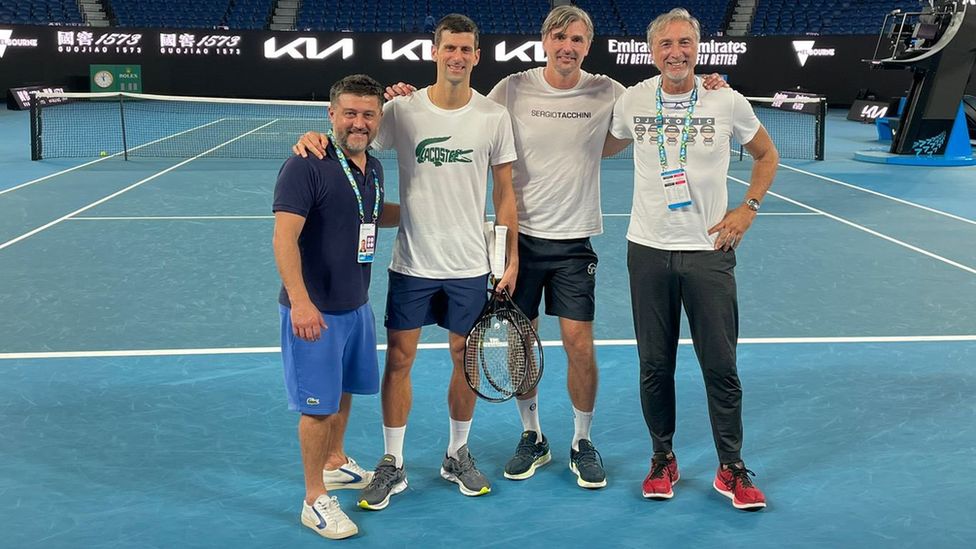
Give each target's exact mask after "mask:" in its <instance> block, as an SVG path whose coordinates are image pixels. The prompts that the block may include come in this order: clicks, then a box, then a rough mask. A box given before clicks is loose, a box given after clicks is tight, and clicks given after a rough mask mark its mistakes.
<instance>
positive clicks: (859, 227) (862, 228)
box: [728, 175, 976, 274]
mask: <svg viewBox="0 0 976 549" xmlns="http://www.w3.org/2000/svg"><path fill="white" fill-rule="evenodd" d="M728 178H729V179H731V180H732V181H735V182H737V183H742V184H743V185H745V186H747V187H748V186H749V182H748V181H743V180H742V179H739V178H737V177H732V176H731V175H730V176H728ZM768 194H771V195H773V196H775V197H776V198H779V199H782V200H785V201H787V202H789V203H791V204H795V205H797V206H800V207H802V208H806V209H808V210H810V211H813V212H817V213H819V214H821V215H824V216H826V217H829V218H830V219H833V220H834V221H838V222H840V223H843V224H845V225H847V226H849V227H853V228H855V229H857V230H859V231H864V232H866V233H868V234H870V235H873V236H876V237H878V238H881V239H883V240H887V241H888V242H891V243H892V244H897V245H898V246H901V247H903V248H907V249H909V250H912V251H913V252H918V253H920V254H922V255H924V256H928V257H931V258H932V259H935V260H937V261H941V262H942V263H945V264H946V265H951V266H953V267H956V268H958V269H962V270H964V271H966V272H969V273H972V274H976V269H974V268H973V267H969V266H967V265H963V264H962V263H958V262H956V261H953V260H951V259H949V258H946V257H942V256H941V255H938V254H935V253H932V252H930V251H928V250H924V249H922V248H919V247H918V246H913V245H911V244H909V243H907V242H903V241H901V240H898V239H897V238H893V237H890V236H888V235H886V234H882V233H879V232H878V231H875V230H873V229H869V228H867V227H865V226H863V225H858V224H857V223H854V222H853V221H849V220H847V219H844V218H843V217H839V216H836V215H834V214H831V213H827V212H825V211H823V210H820V209H817V208H814V207H813V206H808V205H807V204H804V203H803V202H800V201H799V200H794V199H792V198H787V197H785V196H783V195H781V194H778V193H775V192H772V191H769V192H768Z"/></svg>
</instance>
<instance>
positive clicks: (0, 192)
mask: <svg viewBox="0 0 976 549" xmlns="http://www.w3.org/2000/svg"><path fill="white" fill-rule="evenodd" d="M224 120H226V119H225V118H220V119H218V120H214V121H213V122H207V123H206V124H201V125H199V126H196V127H193V128H190V129H188V130H183V131H181V132H179V133H174V134H173V135H167V136H166V137H161V138H159V139H156V140H155V141H150V142H149V143H143V144H142V145H139V146H136V147H132V148H131V149H129V152H132V151H137V150H139V149H141V148H143V147H148V146H149V145H155V144H156V143H159V142H161V141H166V140H167V139H172V138H174V137H178V136H181V135H183V134H184V133H189V132H192V131H196V130H199V129H201V128H206V127H207V126H210V125H213V124H216V123H218V122H223V121H224ZM124 152H125V151H119V152H117V153H115V154H110V155H108V156H105V157H102V158H98V159H96V160H92V161H91V162H85V163H84V164H79V165H77V166H74V167H72V168H68V169H66V170H61V171H60V172H54V173H52V174H48V175H45V176H44V177H39V178H37V179H34V180H31V181H28V182H26V183H21V184H20V185H17V186H15V187H10V188H9V189H3V190H2V191H0V194H4V193H9V192H12V191H16V190H17V189H20V188H22V187H26V186H28V185H33V184H34V183H40V182H41V181H44V180H45V179H51V178H52V177H57V176H59V175H61V174H66V173H68V172H71V171H74V170H77V169H78V168H84V167H85V166H91V165H92V164H94V163H96V162H101V161H103V160H108V159H109V158H115V157H116V156H122V154H124Z"/></svg>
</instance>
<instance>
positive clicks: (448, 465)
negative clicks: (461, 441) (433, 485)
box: [441, 444, 491, 496]
mask: <svg viewBox="0 0 976 549" xmlns="http://www.w3.org/2000/svg"><path fill="white" fill-rule="evenodd" d="M441 476H442V477H444V478H445V479H447V480H449V481H451V482H453V483H455V484H457V485H458V487H459V488H460V490H461V493H462V494H464V495H466V496H483V495H485V494H487V493H488V492H491V483H490V482H488V478H487V477H485V475H483V474H481V471H479V470H478V468H477V467H475V466H474V458H473V457H471V452H470V451H469V450H468V445H467V444H465V445H464V446H462V447H461V448H460V449H459V450H458V457H457V459H454V458H452V457H451V456H444V463H442V464H441Z"/></svg>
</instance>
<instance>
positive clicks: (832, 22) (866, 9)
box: [752, 0, 920, 35]
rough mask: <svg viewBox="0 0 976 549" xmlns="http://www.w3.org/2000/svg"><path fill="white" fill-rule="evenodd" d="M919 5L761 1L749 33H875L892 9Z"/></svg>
mask: <svg viewBox="0 0 976 549" xmlns="http://www.w3.org/2000/svg"><path fill="white" fill-rule="evenodd" d="M919 7H920V4H919V2H918V1H917V0H856V1H855V0H760V1H759V3H758V5H757V6H756V12H755V14H754V16H753V20H752V34H753V35H766V34H794V35H795V34H877V33H878V31H880V30H881V23H882V21H884V16H885V14H887V13H889V12H890V11H891V10H893V9H895V8H901V9H904V10H908V11H917V10H918V9H919Z"/></svg>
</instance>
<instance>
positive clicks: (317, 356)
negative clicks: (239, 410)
mask: <svg viewBox="0 0 976 549" xmlns="http://www.w3.org/2000/svg"><path fill="white" fill-rule="evenodd" d="M330 101H331V104H330V107H329V119H330V121H331V122H332V127H333V130H332V132H333V133H332V134H330V137H331V138H332V139H331V142H332V143H333V145H330V146H329V147H328V150H327V151H326V156H325V158H323V159H317V158H301V157H297V156H296V157H292V158H289V159H288V160H287V161H286V162H285V164H284V166H282V168H281V172H280V173H279V174H278V183H277V185H276V186H275V193H274V205H273V209H274V213H275V229H274V254H275V261H276V262H277V265H278V272H279V273H280V274H281V280H282V283H283V285H282V288H281V293H280V295H279V298H278V301H279V303H280V307H279V308H280V312H281V354H282V361H283V363H284V373H285V387H286V389H287V392H288V407H289V408H290V409H292V410H296V411H298V412H300V413H301V417H300V418H299V421H298V438H299V443H300V445H301V451H302V463H303V465H304V469H305V501H304V503H303V506H302V514H301V520H302V523H303V524H304V525H306V526H308V527H309V528H311V529H313V530H315V531H316V532H317V533H318V534H320V535H322V536H325V537H327V538H331V539H342V538H347V537H349V536H353V535H355V534H356V533H357V532H358V528H357V527H356V525H355V524H353V522H352V521H351V520H349V517H347V516H346V514H345V513H344V512H343V511H342V509H341V508H340V507H339V502H338V500H336V498H334V497H329V495H328V489H339V488H361V487H363V486H365V485H366V484H367V483H368V482H369V480H370V477H371V476H372V475H371V473H368V472H366V471H365V470H363V469H362V468H361V467H359V466H358V465H357V464H356V462H355V461H354V460H352V459H351V458H348V457H347V456H346V455H345V452H344V451H343V443H342V441H343V436H344V434H345V429H346V423H347V421H348V419H349V410H350V408H351V405H352V394H353V393H358V394H375V393H377V392H378V391H379V367H378V364H377V360H376V331H375V321H374V318H373V311H372V308H371V307H370V304H369V281H370V266H371V264H372V261H373V253H374V251H375V246H376V240H377V239H376V237H377V232H376V227H377V225H379V226H381V227H394V226H396V225H397V223H398V221H399V217H400V209H399V205H397V204H384V203H383V168H382V166H381V164H380V162H379V161H378V160H377V159H375V158H373V157H372V156H370V155H368V154H367V153H366V150H367V149H368V148H369V144H370V143H371V142H372V140H373V139H374V138H375V137H376V133H377V131H378V130H379V126H380V120H381V118H382V115H383V88H382V87H381V86H380V85H379V83H377V82H376V81H375V80H373V79H372V78H370V77H368V76H365V75H353V76H347V77H346V78H343V79H342V80H340V81H339V82H337V83H336V84H335V85H333V86H332V89H331V93H330ZM336 145H338V146H336Z"/></svg>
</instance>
